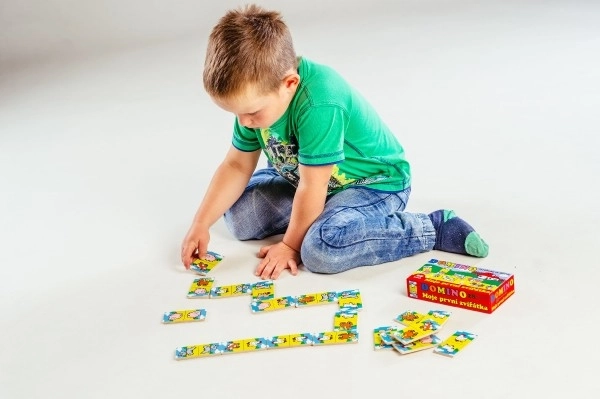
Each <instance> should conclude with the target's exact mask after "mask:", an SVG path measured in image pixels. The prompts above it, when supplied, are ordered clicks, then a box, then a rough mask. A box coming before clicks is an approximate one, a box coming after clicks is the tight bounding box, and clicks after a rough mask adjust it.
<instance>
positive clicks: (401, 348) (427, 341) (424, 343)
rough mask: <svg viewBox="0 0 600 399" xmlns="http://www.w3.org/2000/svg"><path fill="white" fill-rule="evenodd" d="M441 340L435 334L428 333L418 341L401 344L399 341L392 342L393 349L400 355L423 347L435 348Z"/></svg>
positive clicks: (423, 348) (420, 349)
mask: <svg viewBox="0 0 600 399" xmlns="http://www.w3.org/2000/svg"><path fill="white" fill-rule="evenodd" d="M441 341H442V340H441V339H440V338H438V336H437V335H430V336H428V337H425V338H421V339H420V340H418V341H415V342H412V343H410V344H408V345H402V344H400V343H396V342H395V343H393V344H392V346H393V347H394V349H395V350H396V351H397V352H399V353H400V354H402V355H405V354H407V353H414V352H418V351H422V350H425V349H431V348H435V346H436V345H438V344H439V343H440V342H441Z"/></svg>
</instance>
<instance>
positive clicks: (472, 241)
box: [428, 209, 488, 258]
mask: <svg viewBox="0 0 600 399" xmlns="http://www.w3.org/2000/svg"><path fill="white" fill-rule="evenodd" d="M428 216H429V219H431V223H433V227H434V228H435V233H436V237H435V246H434V247H433V249H437V250H439V251H445V252H453V253H456V254H463V255H471V256H476V257H478V258H485V257H486V256H487V255H488V245H487V244H486V242H485V241H483V239H482V238H481V237H480V236H479V234H478V233H477V232H476V231H475V229H474V228H473V227H471V225H470V224H468V223H467V222H465V221H464V220H462V219H461V218H459V217H458V216H456V214H455V213H454V211H450V210H446V209H440V210H437V211H435V212H432V213H430V214H429V215H428Z"/></svg>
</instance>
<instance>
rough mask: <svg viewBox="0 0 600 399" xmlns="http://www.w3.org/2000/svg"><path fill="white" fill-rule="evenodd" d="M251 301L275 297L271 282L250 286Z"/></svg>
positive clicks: (273, 286)
mask: <svg viewBox="0 0 600 399" xmlns="http://www.w3.org/2000/svg"><path fill="white" fill-rule="evenodd" d="M250 292H251V295H252V299H257V300H258V299H270V298H274V297H275V285H274V284H273V281H272V280H266V281H259V282H258V283H254V284H252V288H251V291H250Z"/></svg>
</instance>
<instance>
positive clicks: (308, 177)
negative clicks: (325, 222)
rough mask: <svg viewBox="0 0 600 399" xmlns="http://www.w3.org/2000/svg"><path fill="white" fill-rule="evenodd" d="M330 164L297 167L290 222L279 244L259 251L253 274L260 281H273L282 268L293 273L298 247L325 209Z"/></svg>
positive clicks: (298, 256)
mask: <svg viewBox="0 0 600 399" xmlns="http://www.w3.org/2000/svg"><path fill="white" fill-rule="evenodd" d="M332 171H333V165H324V166H304V165H300V166H299V172H300V182H299V184H298V188H297V189H296V194H295V195H294V203H293V205H292V214H291V216H290V223H289V226H288V228H287V231H286V233H285V235H284V236H283V239H282V241H281V242H280V243H278V244H275V245H268V246H265V247H263V248H261V249H260V252H259V257H261V258H263V260H262V261H261V262H260V264H259V265H258V267H257V269H256V275H257V276H260V277H261V278H263V279H271V278H272V279H276V278H277V277H279V275H280V274H281V272H282V271H283V270H285V269H290V271H291V273H292V274H296V273H297V266H298V263H299V262H300V247H301V246H302V241H303V240H304V236H305V235H306V232H307V231H308V229H309V228H310V226H311V225H312V224H313V222H314V221H315V220H316V219H317V218H318V217H319V215H320V214H321V213H322V212H323V209H324V208H325V200H326V198H327V185H328V183H329V178H330V177H331V172H332Z"/></svg>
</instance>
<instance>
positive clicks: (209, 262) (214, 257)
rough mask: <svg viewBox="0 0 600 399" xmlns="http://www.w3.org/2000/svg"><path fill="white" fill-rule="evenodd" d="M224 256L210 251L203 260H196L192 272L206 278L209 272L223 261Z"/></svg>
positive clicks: (191, 268) (191, 267) (192, 265)
mask: <svg viewBox="0 0 600 399" xmlns="http://www.w3.org/2000/svg"><path fill="white" fill-rule="evenodd" d="M222 260H223V256H222V255H219V254H218V253H216V252H212V251H208V252H207V253H206V255H205V256H203V257H202V258H196V259H194V261H193V262H192V264H191V265H190V270H191V271H193V272H194V273H198V274H200V275H202V276H205V275H206V274H207V273H208V272H210V271H211V270H212V269H214V268H215V266H217V265H218V264H219V263H220V262H221V261H222Z"/></svg>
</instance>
